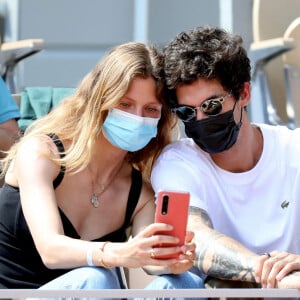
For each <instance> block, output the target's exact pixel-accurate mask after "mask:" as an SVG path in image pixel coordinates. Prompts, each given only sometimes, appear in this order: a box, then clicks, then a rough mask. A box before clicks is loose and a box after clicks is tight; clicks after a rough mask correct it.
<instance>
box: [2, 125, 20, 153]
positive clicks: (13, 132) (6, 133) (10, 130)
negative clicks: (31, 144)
mask: <svg viewBox="0 0 300 300" xmlns="http://www.w3.org/2000/svg"><path fill="white" fill-rule="evenodd" d="M19 138H20V131H19V127H18V123H17V121H16V120H15V119H11V120H8V121H7V122H4V123H2V124H0V158H2V157H4V156H5V153H3V152H2V151H7V150H9V148H10V147H11V146H12V145H13V144H14V143H15V142H16V141H17V140H18V139H19Z"/></svg>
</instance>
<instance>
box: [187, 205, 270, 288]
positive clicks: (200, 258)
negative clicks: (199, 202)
mask: <svg viewBox="0 0 300 300" xmlns="http://www.w3.org/2000/svg"><path fill="white" fill-rule="evenodd" d="M189 229H190V230H192V231H194V232H195V242H196V245H197V247H196V258H195V266H196V267H197V268H199V269H200V270H201V271H202V272H204V273H205V274H207V275H209V276H211V277H215V278H219V279H228V280H238V281H248V282H256V279H255V276H257V274H260V270H261V267H262V264H263V262H264V260H265V259H266V258H264V257H262V256H261V255H257V254H255V253H253V252H252V251H250V250H248V249H247V248H245V247H244V246H242V245H241V244H240V243H238V242H237V241H235V240H233V239H232V238H230V237H227V236H225V235H224V234H221V233H220V232H218V231H216V230H214V229H213V225H212V222H211V220H210V218H209V216H208V214H207V213H206V212H205V211H204V210H202V209H200V208H196V207H191V208H190V213H189ZM255 272H257V273H255Z"/></svg>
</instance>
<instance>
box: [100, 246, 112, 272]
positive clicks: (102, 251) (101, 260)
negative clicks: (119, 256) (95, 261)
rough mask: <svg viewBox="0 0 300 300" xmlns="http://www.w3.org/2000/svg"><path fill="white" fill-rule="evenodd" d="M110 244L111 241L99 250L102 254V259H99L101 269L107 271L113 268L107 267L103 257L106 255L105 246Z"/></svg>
mask: <svg viewBox="0 0 300 300" xmlns="http://www.w3.org/2000/svg"><path fill="white" fill-rule="evenodd" d="M108 243H110V242H109V241H107V242H104V243H103V245H102V246H101V247H100V248H99V250H100V252H101V257H100V259H99V264H100V267H102V268H105V269H110V268H112V266H109V265H107V264H106V263H105V262H104V261H103V255H104V248H105V246H106V245H107V244H108Z"/></svg>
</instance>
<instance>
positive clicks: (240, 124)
mask: <svg viewBox="0 0 300 300" xmlns="http://www.w3.org/2000/svg"><path fill="white" fill-rule="evenodd" d="M236 103H237V101H235V102H234V106H233V111H234V108H235V105H236ZM242 118H243V107H241V115H240V121H239V122H238V124H236V126H237V128H238V129H240V128H241V126H242Z"/></svg>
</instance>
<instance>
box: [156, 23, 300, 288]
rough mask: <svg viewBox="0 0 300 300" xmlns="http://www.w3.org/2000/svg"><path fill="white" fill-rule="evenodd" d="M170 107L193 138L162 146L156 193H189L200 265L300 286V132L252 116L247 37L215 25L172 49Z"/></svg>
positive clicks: (215, 280)
mask: <svg viewBox="0 0 300 300" xmlns="http://www.w3.org/2000/svg"><path fill="white" fill-rule="evenodd" d="M164 53H165V80H166V85H167V95H168V101H169V105H170V107H171V108H172V110H173V112H174V113H175V114H176V115H177V116H178V118H179V119H180V120H182V121H183V124H184V128H185V133H186V135H187V137H188V138H184V139H181V140H180V141H175V142H173V143H172V144H170V145H168V146H167V147H166V148H165V149H164V151H163V152H162V153H161V155H160V157H159V159H158V161H157V162H156V164H155V166H154V169H153V172H152V177H151V180H152V184H153V187H154V189H155V191H156V192H158V190H161V189H168V190H184V191H189V192H190V196H191V199H190V216H189V226H190V228H191V229H192V230H193V231H194V232H195V242H196V245H197V256H196V259H195V267H196V268H197V269H198V271H200V272H201V273H202V274H203V276H204V277H205V278H206V283H207V286H213V287H245V286H247V287H263V288H273V287H279V288H300V280H299V277H297V276H299V274H300V272H299V270H300V218H299V212H300V159H299V153H300V131H299V129H296V130H289V129H288V128H286V127H283V126H271V125H266V124H253V123H251V122H250V120H249V118H248V116H247V110H246V108H247V106H248V104H249V102H250V98H251V85H250V80H251V76H250V62H249V58H248V57H247V52H246V50H245V49H244V47H243V45H242V38H241V37H240V36H238V35H232V34H229V33H228V32H226V31H224V30H222V29H219V28H211V27H198V28H195V29H193V30H190V31H186V32H181V33H180V34H178V35H177V36H176V37H175V38H174V39H173V40H172V41H171V42H170V43H169V44H168V45H167V46H166V47H165V50H164Z"/></svg>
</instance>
